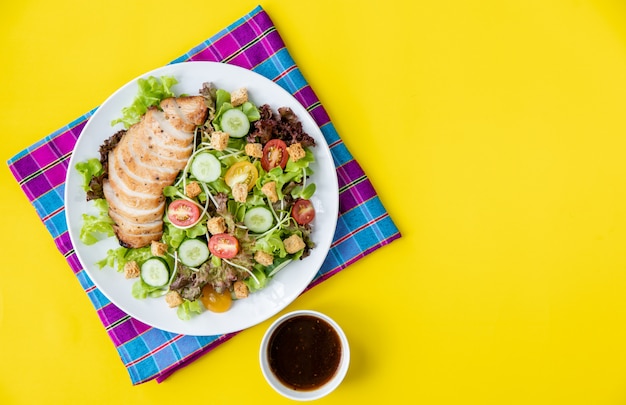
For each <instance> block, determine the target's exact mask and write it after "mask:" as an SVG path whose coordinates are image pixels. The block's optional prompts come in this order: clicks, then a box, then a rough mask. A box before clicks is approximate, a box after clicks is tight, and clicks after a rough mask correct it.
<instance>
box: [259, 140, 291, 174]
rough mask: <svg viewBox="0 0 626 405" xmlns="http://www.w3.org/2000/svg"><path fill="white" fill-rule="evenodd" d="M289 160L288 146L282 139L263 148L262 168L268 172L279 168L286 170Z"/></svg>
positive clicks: (271, 141)
mask: <svg viewBox="0 0 626 405" xmlns="http://www.w3.org/2000/svg"><path fill="white" fill-rule="evenodd" d="M287 159H289V154H288V153H287V144H286V143H285V142H284V141H282V140H281V139H272V140H270V141H269V142H268V143H266V144H265V146H264V147H263V157H261V167H263V170H265V171H267V172H269V171H270V170H272V169H273V168H275V167H277V166H280V168H281V169H284V168H285V166H286V165H287Z"/></svg>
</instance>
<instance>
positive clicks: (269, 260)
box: [254, 250, 274, 266]
mask: <svg viewBox="0 0 626 405" xmlns="http://www.w3.org/2000/svg"><path fill="white" fill-rule="evenodd" d="M254 260H256V261H257V262H258V263H261V264H262V265H263V266H271V265H272V264H274V256H272V255H271V254H269V253H267V252H264V251H262V250H258V251H257V252H256V253H255V254H254Z"/></svg>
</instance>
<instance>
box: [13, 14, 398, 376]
mask: <svg viewBox="0 0 626 405" xmlns="http://www.w3.org/2000/svg"><path fill="white" fill-rule="evenodd" d="M190 60H191V61H216V62H223V63H230V64H233V65H238V66H241V67H244V68H247V69H250V70H253V71H255V72H257V73H260V74H261V75H263V76H265V77H267V78H269V79H271V80H273V81H274V82H276V83H278V84H279V85H280V86H282V87H283V88H285V89H286V90H287V91H289V92H290V93H291V94H293V95H294V96H295V98H296V99H297V100H298V101H299V102H300V103H301V104H302V105H303V106H304V107H305V108H306V109H307V110H308V111H309V113H310V114H311V115H312V116H313V118H314V119H315V121H316V123H317V124H318V125H319V126H320V128H321V130H322V133H323V134H324V137H325V138H326V141H327V142H328V144H329V146H330V149H331V153H332V156H333V159H334V163H335V166H336V168H337V175H338V179H339V193H340V196H339V211H340V212H339V218H338V223H337V229H336V233H335V236H334V240H333V243H332V246H331V250H330V252H329V254H328V257H327V258H326V260H325V262H324V264H323V266H322V268H321V269H320V271H319V272H318V273H317V274H316V276H315V278H314V279H313V281H312V282H311V284H310V285H309V286H308V287H307V290H308V289H310V288H312V287H313V286H315V285H317V284H319V283H321V282H322V281H324V280H326V279H328V278H329V277H331V276H332V275H334V274H336V273H337V272H339V271H341V270H342V269H344V268H345V267H347V266H348V265H350V264H351V263H354V262H355V261H357V260H359V259H360V258H362V257H364V256H365V255H367V254H368V253H371V252H372V251H374V250H376V249H377V248H379V247H381V246H384V245H386V244H388V243H390V242H391V241H393V240H395V239H397V238H399V237H400V232H399V231H398V229H397V228H396V226H395V225H394V223H393V221H392V219H391V218H390V217H389V214H388V213H387V212H386V211H385V208H384V207H383V205H382V204H381V201H380V200H379V198H378V196H377V195H376V191H375V190H374V188H373V187H372V184H371V183H370V181H369V180H368V178H367V177H366V175H365V174H364V172H363V170H362V169H361V167H360V165H359V164H358V163H357V162H356V160H354V158H353V157H352V155H351V154H350V152H349V151H348V150H347V149H346V147H345V145H344V144H343V143H342V141H341V139H340V138H339V135H338V134H337V132H336V131H335V128H334V127H333V124H332V123H331V121H330V118H329V117H328V115H327V114H326V111H325V110H324V108H323V107H322V105H321V104H320V102H319V100H318V99H317V97H316V96H315V94H314V93H313V90H312V89H311V87H310V86H309V85H308V84H307V82H306V80H305V79H304V77H303V76H302V74H301V72H300V70H299V69H298V67H297V66H296V64H295V62H294V61H293V59H292V58H291V56H290V55H289V52H288V51H287V49H286V48H285V44H284V43H283V41H282V39H281V37H280V35H279V33H278V31H277V30H276V28H275V27H274V25H273V23H272V21H271V20H270V18H269V16H268V15H267V13H266V12H265V11H264V10H263V9H262V8H261V7H260V6H258V7H256V8H255V9H254V10H252V11H251V12H250V13H248V14H246V15H245V16H243V17H242V18H240V19H239V20H238V21H236V22H234V23H233V24H231V25H230V26H228V27H227V28H226V29H224V30H222V31H220V32H219V33H217V34H216V35H215V36H213V37H211V38H209V39H208V40H206V41H205V42H203V43H201V44H200V45H198V46H197V47H195V48H193V49H191V50H190V51H189V52H188V53H187V54H185V55H182V56H181V57H179V58H178V59H176V60H174V61H172V63H174V62H176V63H178V62H184V61H190ZM94 111H95V109H94V110H92V111H90V112H88V113H86V114H85V115H83V116H81V117H79V118H78V119H76V120H74V121H73V122H71V123H69V124H68V125H67V126H65V127H63V128H61V129H59V130H57V131H56V132H54V133H53V134H51V135H49V136H47V137H45V138H44V139H42V140H41V141H39V142H37V143H35V144H34V145H32V146H31V147H29V148H27V149H25V150H23V151H22V152H20V153H18V154H17V155H15V156H14V157H13V158H11V159H10V160H9V161H8V165H9V168H10V169H11V171H12V173H13V175H14V176H15V178H16V180H17V181H18V182H19V184H20V186H21V188H22V190H23V191H24V193H25V194H26V196H27V197H28V199H29V200H30V201H31V203H32V204H33V206H34V207H35V210H36V211H37V214H38V215H39V217H40V218H41V220H42V222H43V223H44V225H45V226H46V228H47V229H48V231H49V232H50V233H51V234H52V237H53V238H54V242H55V243H56V245H57V247H58V249H59V250H60V251H61V253H62V254H63V255H64V257H65V258H66V259H67V262H68V263H69V265H70V267H71V268H72V270H73V271H74V273H75V274H76V277H77V278H78V280H79V282H80V285H81V286H82V288H83V289H84V290H85V292H86V293H87V294H88V296H89V298H90V300H91V301H92V303H93V305H94V306H95V308H96V311H97V313H98V316H99V317H100V319H101V321H102V323H103V325H104V327H105V329H106V331H107V333H108V334H109V336H110V338H111V340H112V341H113V343H114V345H115V347H116V348H117V350H118V353H119V355H120V357H121V359H122V361H123V363H124V365H125V366H126V368H127V370H128V373H129V375H130V378H131V380H132V383H133V384H140V383H143V382H146V381H149V380H152V379H157V381H159V382H160V381H163V380H164V379H165V378H167V377H168V376H169V375H170V374H171V373H172V372H174V371H175V370H177V369H179V368H180V367H183V366H185V365H187V364H189V363H190V362H191V361H193V360H195V359H197V358H198V357H200V356H201V355H203V354H205V353H207V352H209V351H210V350H212V349H213V348H215V347H216V346H218V345H220V344H222V343H224V342H225V341H227V340H228V339H230V338H232V337H233V336H235V335H236V334H237V332H235V333H231V334H226V335H219V336H188V335H177V334H173V333H170V332H165V331H162V330H160V329H156V328H152V327H150V326H148V325H145V324H143V323H141V322H139V321H137V320H136V319H134V318H131V317H130V316H129V315H127V314H126V313H124V312H123V311H122V310H120V309H119V308H117V307H116V306H115V305H113V304H112V303H111V302H110V301H109V300H108V299H107V298H106V297H105V296H104V295H103V294H102V293H101V292H100V291H99V290H98V289H97V288H96V287H95V286H94V284H93V283H92V281H91V280H90V279H89V277H88V276H87V274H86V272H85V271H83V268H82V266H81V264H80V263H79V261H78V258H77V257H76V254H75V252H74V249H73V247H72V245H71V243H70V239H69V236H68V232H67V224H66V222H65V211H64V201H63V192H64V181H65V176H66V172H67V170H68V167H67V166H68V161H69V158H70V155H71V153H72V150H73V148H74V145H75V143H76V140H77V138H78V136H79V135H80V133H81V131H82V129H83V127H84V126H85V124H86V123H87V120H88V119H89V118H90V117H91V116H92V114H93V113H94Z"/></svg>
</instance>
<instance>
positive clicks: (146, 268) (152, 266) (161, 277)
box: [141, 257, 170, 287]
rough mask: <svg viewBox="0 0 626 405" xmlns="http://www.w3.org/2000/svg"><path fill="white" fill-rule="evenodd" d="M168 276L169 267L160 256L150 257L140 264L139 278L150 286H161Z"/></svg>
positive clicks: (167, 279) (165, 282)
mask: <svg viewBox="0 0 626 405" xmlns="http://www.w3.org/2000/svg"><path fill="white" fill-rule="evenodd" d="M169 278H170V270H169V267H168V266H167V263H166V262H165V260H163V259H161V258H160V257H151V258H150V259H148V260H146V261H145V262H143V264H142V265H141V279H142V280H143V282H144V283H146V284H148V285H149V286H151V287H162V286H164V285H165V284H167V282H168V281H169Z"/></svg>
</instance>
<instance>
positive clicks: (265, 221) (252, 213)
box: [243, 206, 274, 233]
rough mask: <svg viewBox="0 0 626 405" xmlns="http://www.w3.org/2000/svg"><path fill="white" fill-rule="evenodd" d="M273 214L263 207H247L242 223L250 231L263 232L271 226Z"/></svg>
mask: <svg viewBox="0 0 626 405" xmlns="http://www.w3.org/2000/svg"><path fill="white" fill-rule="evenodd" d="M273 223H274V216H273V215H272V212H271V211H270V210H269V209H267V208H265V207H261V206H259V207H254V208H251V209H249V210H248V211H247V212H246V214H245V215H244V217H243V224H244V225H245V226H246V227H247V228H248V229H249V230H251V231H252V232H255V233H261V232H265V231H267V230H268V229H270V228H271V227H272V224H273Z"/></svg>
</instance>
